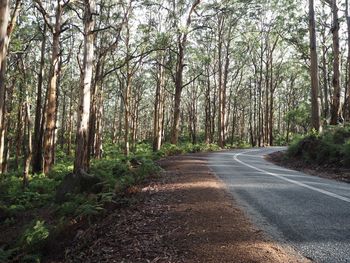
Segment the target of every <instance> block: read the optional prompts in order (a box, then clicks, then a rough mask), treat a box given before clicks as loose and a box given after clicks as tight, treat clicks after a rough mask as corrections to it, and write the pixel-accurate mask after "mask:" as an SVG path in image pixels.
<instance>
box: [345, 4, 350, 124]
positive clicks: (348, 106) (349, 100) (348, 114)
mask: <svg viewBox="0 0 350 263" xmlns="http://www.w3.org/2000/svg"><path fill="white" fill-rule="evenodd" d="M345 16H346V25H347V35H348V39H347V45H348V57H347V82H346V86H347V92H345V103H344V117H345V118H346V120H347V121H349V120H350V14H349V1H348V0H345Z"/></svg>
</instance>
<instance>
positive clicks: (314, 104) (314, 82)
mask: <svg viewBox="0 0 350 263" xmlns="http://www.w3.org/2000/svg"><path fill="white" fill-rule="evenodd" d="M315 28H316V23H315V11H314V0H309V37H310V56H311V66H310V77H311V123H312V128H314V129H315V130H316V131H320V128H321V127H320V112H319V101H318V92H319V91H318V85H319V83H318V61H317V51H316V29H315Z"/></svg>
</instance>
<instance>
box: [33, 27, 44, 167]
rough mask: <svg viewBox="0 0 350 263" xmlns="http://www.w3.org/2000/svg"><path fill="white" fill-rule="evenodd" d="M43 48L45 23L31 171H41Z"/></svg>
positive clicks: (42, 43)
mask: <svg viewBox="0 0 350 263" xmlns="http://www.w3.org/2000/svg"><path fill="white" fill-rule="evenodd" d="M45 50H46V24H44V29H43V32H42V41H41V53H40V68H39V72H38V86H37V97H36V108H35V123H34V142H33V144H34V145H33V146H34V147H33V164H32V166H33V167H32V168H33V173H39V172H42V168H43V156H42V154H43V139H42V137H43V130H42V121H43V117H42V116H43V105H42V92H43V77H44V69H45Z"/></svg>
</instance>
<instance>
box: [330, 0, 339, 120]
mask: <svg viewBox="0 0 350 263" xmlns="http://www.w3.org/2000/svg"><path fill="white" fill-rule="evenodd" d="M332 14H333V27H332V33H333V56H334V60H333V82H332V83H333V96H332V105H331V121H330V124H331V125H336V124H337V123H338V120H339V110H340V81H339V78H340V70H339V53H340V51H339V20H338V6H337V0H332Z"/></svg>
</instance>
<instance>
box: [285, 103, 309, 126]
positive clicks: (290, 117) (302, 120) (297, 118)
mask: <svg viewBox="0 0 350 263" xmlns="http://www.w3.org/2000/svg"><path fill="white" fill-rule="evenodd" d="M310 116H311V106H310V105H309V104H306V103H302V104H300V105H299V106H298V107H297V108H295V109H292V110H290V111H289V112H288V113H287V115H286V117H285V119H286V121H287V122H289V123H290V124H292V125H296V126H298V127H300V128H302V131H303V132H307V131H308V129H309V127H310V123H311V117H310Z"/></svg>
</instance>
